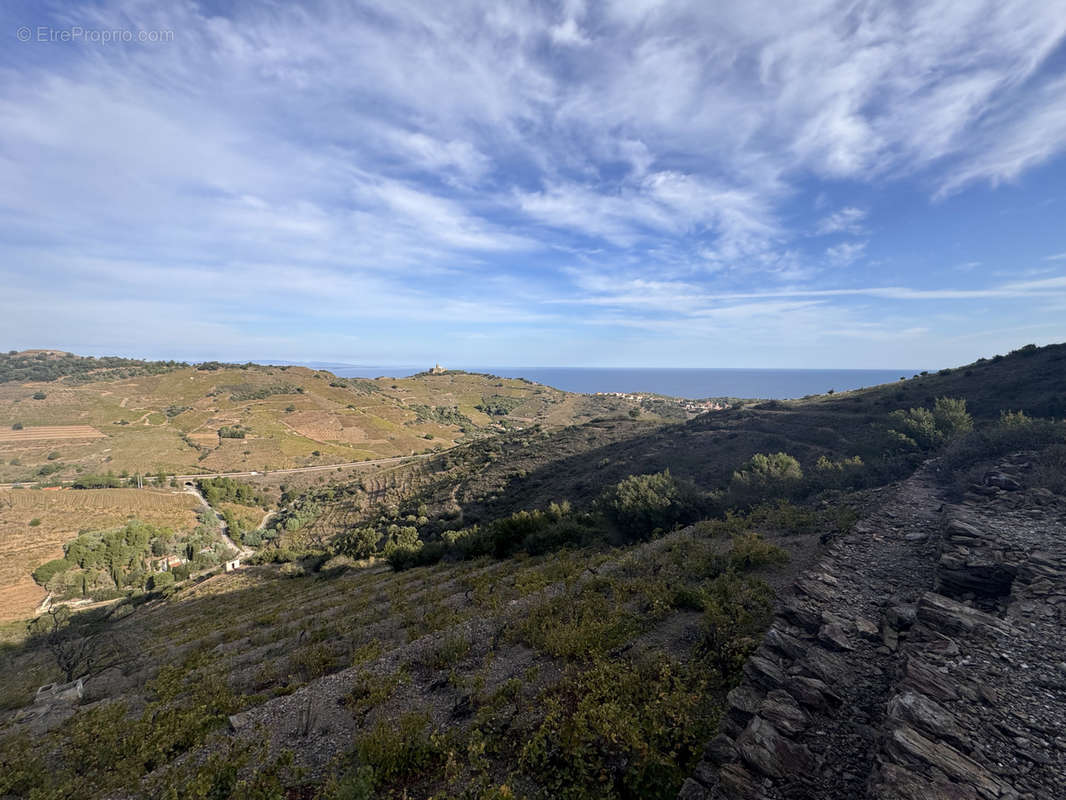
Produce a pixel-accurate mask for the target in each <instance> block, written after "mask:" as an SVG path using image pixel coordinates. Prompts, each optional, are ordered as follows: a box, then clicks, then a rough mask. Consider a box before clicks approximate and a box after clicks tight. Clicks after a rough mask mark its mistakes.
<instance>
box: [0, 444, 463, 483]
mask: <svg viewBox="0 0 1066 800" xmlns="http://www.w3.org/2000/svg"><path fill="white" fill-rule="evenodd" d="M460 446H461V445H456V447H460ZM451 449H452V448H450V447H448V448H445V449H444V450H438V451H437V452H435V453H419V454H418V455H414V456H393V457H392V458H375V459H371V460H370V461H346V462H345V463H343V464H320V465H318V466H314V467H292V468H291V469H272V470H270V471H269V472H263V471H262V470H248V471H246V472H198V473H196V474H194V475H173V476H168V477H173V478H175V479H177V480H179V481H195V480H199V479H201V478H252V477H255V476H258V475H294V474H296V473H299V472H325V471H328V470H335V469H337V468H338V467H340V468H342V469H343V468H348V467H373V466H376V465H381V464H401V463H403V462H405V461H417V460H419V459H423V458H432V457H433V456H436V455H440V454H441V453H446V452H447V451H448V450H451ZM144 482H145V483H154V482H155V477H154V476H152V475H145V476H144ZM34 483H35V481H23V482H21V483H0V489H14V488H15V487H16V486H32V485H33V484H34ZM61 483H65V484H67V483H73V481H61Z"/></svg>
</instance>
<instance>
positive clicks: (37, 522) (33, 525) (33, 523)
mask: <svg viewBox="0 0 1066 800" xmlns="http://www.w3.org/2000/svg"><path fill="white" fill-rule="evenodd" d="M40 524H41V518H40V517H34V518H33V519H31V520H30V527H31V528H36V527H37V526H38V525H40Z"/></svg>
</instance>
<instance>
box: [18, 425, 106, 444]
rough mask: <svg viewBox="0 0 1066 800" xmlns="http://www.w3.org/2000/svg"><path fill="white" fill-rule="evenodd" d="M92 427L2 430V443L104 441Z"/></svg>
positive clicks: (57, 426) (53, 426)
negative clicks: (70, 440) (76, 440)
mask: <svg viewBox="0 0 1066 800" xmlns="http://www.w3.org/2000/svg"><path fill="white" fill-rule="evenodd" d="M103 438H106V436H105V434H102V433H100V431H98V430H96V428H94V427H93V426H92V425H38V426H36V427H33V428H23V429H22V430H19V431H16V430H0V442H34V441H41V440H46V441H53V440H69V439H103Z"/></svg>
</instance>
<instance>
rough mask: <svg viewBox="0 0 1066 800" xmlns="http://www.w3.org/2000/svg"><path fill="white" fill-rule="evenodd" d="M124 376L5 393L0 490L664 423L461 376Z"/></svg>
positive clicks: (264, 369) (316, 461)
mask: <svg viewBox="0 0 1066 800" xmlns="http://www.w3.org/2000/svg"><path fill="white" fill-rule="evenodd" d="M3 358H9V357H8V356H0V360H2V359H3ZM57 358H58V357H57ZM42 363H44V362H42ZM79 363H80V362H79V361H78V360H77V359H76V358H66V359H58V360H57V364H60V365H62V364H79ZM57 368H58V367H57ZM128 371H129V372H130V375H129V376H128V377H114V375H115V372H114V370H109V369H104V370H101V371H100V374H99V376H96V375H95V374H94V373H92V372H88V373H78V374H77V375H76V376H73V377H71V378H69V379H62V380H53V381H48V382H30V383H19V382H17V381H14V380H11V381H8V382H0V483H13V482H37V481H44V482H55V481H60V480H70V479H71V478H73V477H74V476H75V475H77V474H78V470H79V469H80V470H81V471H88V472H90V473H96V472H106V471H108V470H109V469H113V470H115V471H123V470H125V471H127V472H129V473H138V472H139V473H152V474H155V473H157V472H158V471H160V470H163V471H165V472H167V473H169V474H190V473H197V472H205V473H206V472H227V471H247V470H256V471H266V470H272V469H283V468H290V467H303V466H312V465H320V464H330V463H346V462H351V461H359V460H370V459H374V458H382V457H393V456H401V455H411V454H413V453H423V452H431V451H433V450H439V449H445V448H448V447H450V446H452V445H453V444H455V443H457V442H461V441H469V440H471V439H474V438H477V437H480V436H484V435H488V434H492V433H497V432H500V431H504V430H513V429H517V428H525V427H529V426H531V425H544V426H548V427H558V426H565V425H570V424H573V423H575V422H583V421H587V420H589V419H592V418H593V417H598V416H605V415H606V416H626V415H627V414H629V413H630V412H633V413H644V415H645V416H646V417H648V418H649V419H653V420H658V419H660V418H659V417H658V416H656V415H655V414H649V413H646V412H640V411H638V406H639V403H637V402H634V401H629V400H625V399H621V398H616V397H598V396H592V395H579V394H570V393H567V392H563V391H560V390H558V389H553V388H551V387H548V386H541V385H539V384H534V383H530V382H528V381H524V380H518V379H509V378H497V377H495V376H491V375H480V374H471V373H465V372H445V373H443V374H430V373H420V374H418V375H413V376H409V377H404V378H378V379H375V380H365V379H346V378H338V377H337V376H335V375H333V374H332V373H329V372H325V371H322V370H311V369H307V368H305V367H287V366H279V367H271V366H258V365H241V366H240V367H237V366H233V365H228V366H227V365H213V364H209V365H201V368H194V367H190V366H180V365H163V366H161V367H160V368H159V370H158V371H155V372H153V371H150V370H147V369H146V368H144V367H130V368H129V370H128ZM96 377H100V378H105V379H94V378H96ZM674 411H675V412H677V413H680V414H681V415H682V417H683V416H684V415H685V413H686V412H684V411H683V410H681V408H680V406H678V407H677V408H676V409H674Z"/></svg>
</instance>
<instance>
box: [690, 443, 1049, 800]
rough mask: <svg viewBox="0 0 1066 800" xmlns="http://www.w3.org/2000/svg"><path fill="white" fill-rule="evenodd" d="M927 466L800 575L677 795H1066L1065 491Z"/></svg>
mask: <svg viewBox="0 0 1066 800" xmlns="http://www.w3.org/2000/svg"><path fill="white" fill-rule="evenodd" d="M1032 456H1033V454H1030V453H1021V454H1017V455H1015V456H1012V457H1011V458H1008V459H1006V460H1005V461H1003V463H1000V464H998V465H996V466H995V468H994V469H991V470H989V471H988V473H987V474H986V475H985V477H984V480H983V481H982V483H981V484H979V485H974V486H972V487H971V491H970V492H969V493H967V494H966V496H965V497H964V498H962V500H961V501H960V502H958V503H954V504H946V503H944V502H943V501H942V498H941V497H940V496H939V495H938V493H937V491H936V482H935V472H936V469H937V467H936V465H935V463H930V464H927V465H925V466H924V467H923V468H922V469H921V470H919V471H918V472H917V473H916V474H915V475H914V476H913V477H912V478H910V479H909V480H907V481H905V482H903V483H902V484H901V485H900V486H899V488H898V490H897V491H896V493H895V496H894V497H892V498H890V499H888V500H887V502H886V503H885V504H884V505H883V506H882V507H881V509H880V510H879V511H877V512H876V513H874V514H873V515H871V516H869V517H868V518H866V519H865V520H863V521H862V522H860V523H859V524H858V525H856V526H855V527H854V528H853V529H852V531H850V532H849V533H848V534H846V535H845V536H843V537H841V538H839V539H838V540H837V541H834V542H832V543H831V544H830V545H829V547H828V549H827V553H826V556H825V558H823V559H822V561H821V562H820V563H819V565H818V566H817V567H815V568H814V569H812V570H809V571H808V572H806V573H805V574H803V575H802V576H801V577H800V578H799V579H798V580H797V581H796V583H795V585H794V588H793V591H792V593H791V594H790V596H788V597H787V598H785V599H784V601H783V602H782V604H781V607H780V610H779V612H778V614H777V616H776V618H775V620H774V622H773V624H772V626H771V628H770V629H769V631H768V632H767V634H766V636H765V638H764V640H763V642H762V644H761V645H760V647H759V649H758V650H757V651H756V652H755V654H754V655H753V656H752V657H751V658H750V659H749V661H748V663H747V664H746V665H745V670H744V671H745V679H744V681H743V682H742V684H741V685H740V686H738V687H737V688H735V689H734V690H733V691H731V692H730V693H729V695H728V698H727V704H728V708H727V710H726V713H725V715H724V717H723V721H722V725H721V729H720V733H719V735H718V736H716V737H715V738H714V739H713V740H712V741H711V742H710V743H709V744H708V746H707V748H706V751H705V753H704V757H703V759H702V761H701V762H700V764H699V765H698V767H697V769H696V770H695V772H694V774H693V775H692V777H691V778H690V779H689V780H687V781H686V782H685V784H684V786H683V787H682V789H681V792H680V795H679V798H680V800H709V799H710V798H714V799H715V800H718V799H720V798H760V800H779V799H783V798H811V799H812V800H813V799H815V798H869V799H870V800H926V799H932V800H995V799H996V798H1004V799H1007V798H1023V797H1024V798H1038V799H1039V800H1052V799H1053V798H1061V797H1066V733H1064V731H1066V644H1064V643H1063V641H1062V639H1061V631H1062V629H1063V625H1064V624H1066V536H1064V533H1066V503H1064V502H1063V500H1062V498H1059V497H1057V496H1056V495H1053V494H1051V493H1050V492H1047V491H1046V490H1042V489H1027V488H1026V473H1027V471H1028V469H1029V466H1030V459H1031V458H1032Z"/></svg>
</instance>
